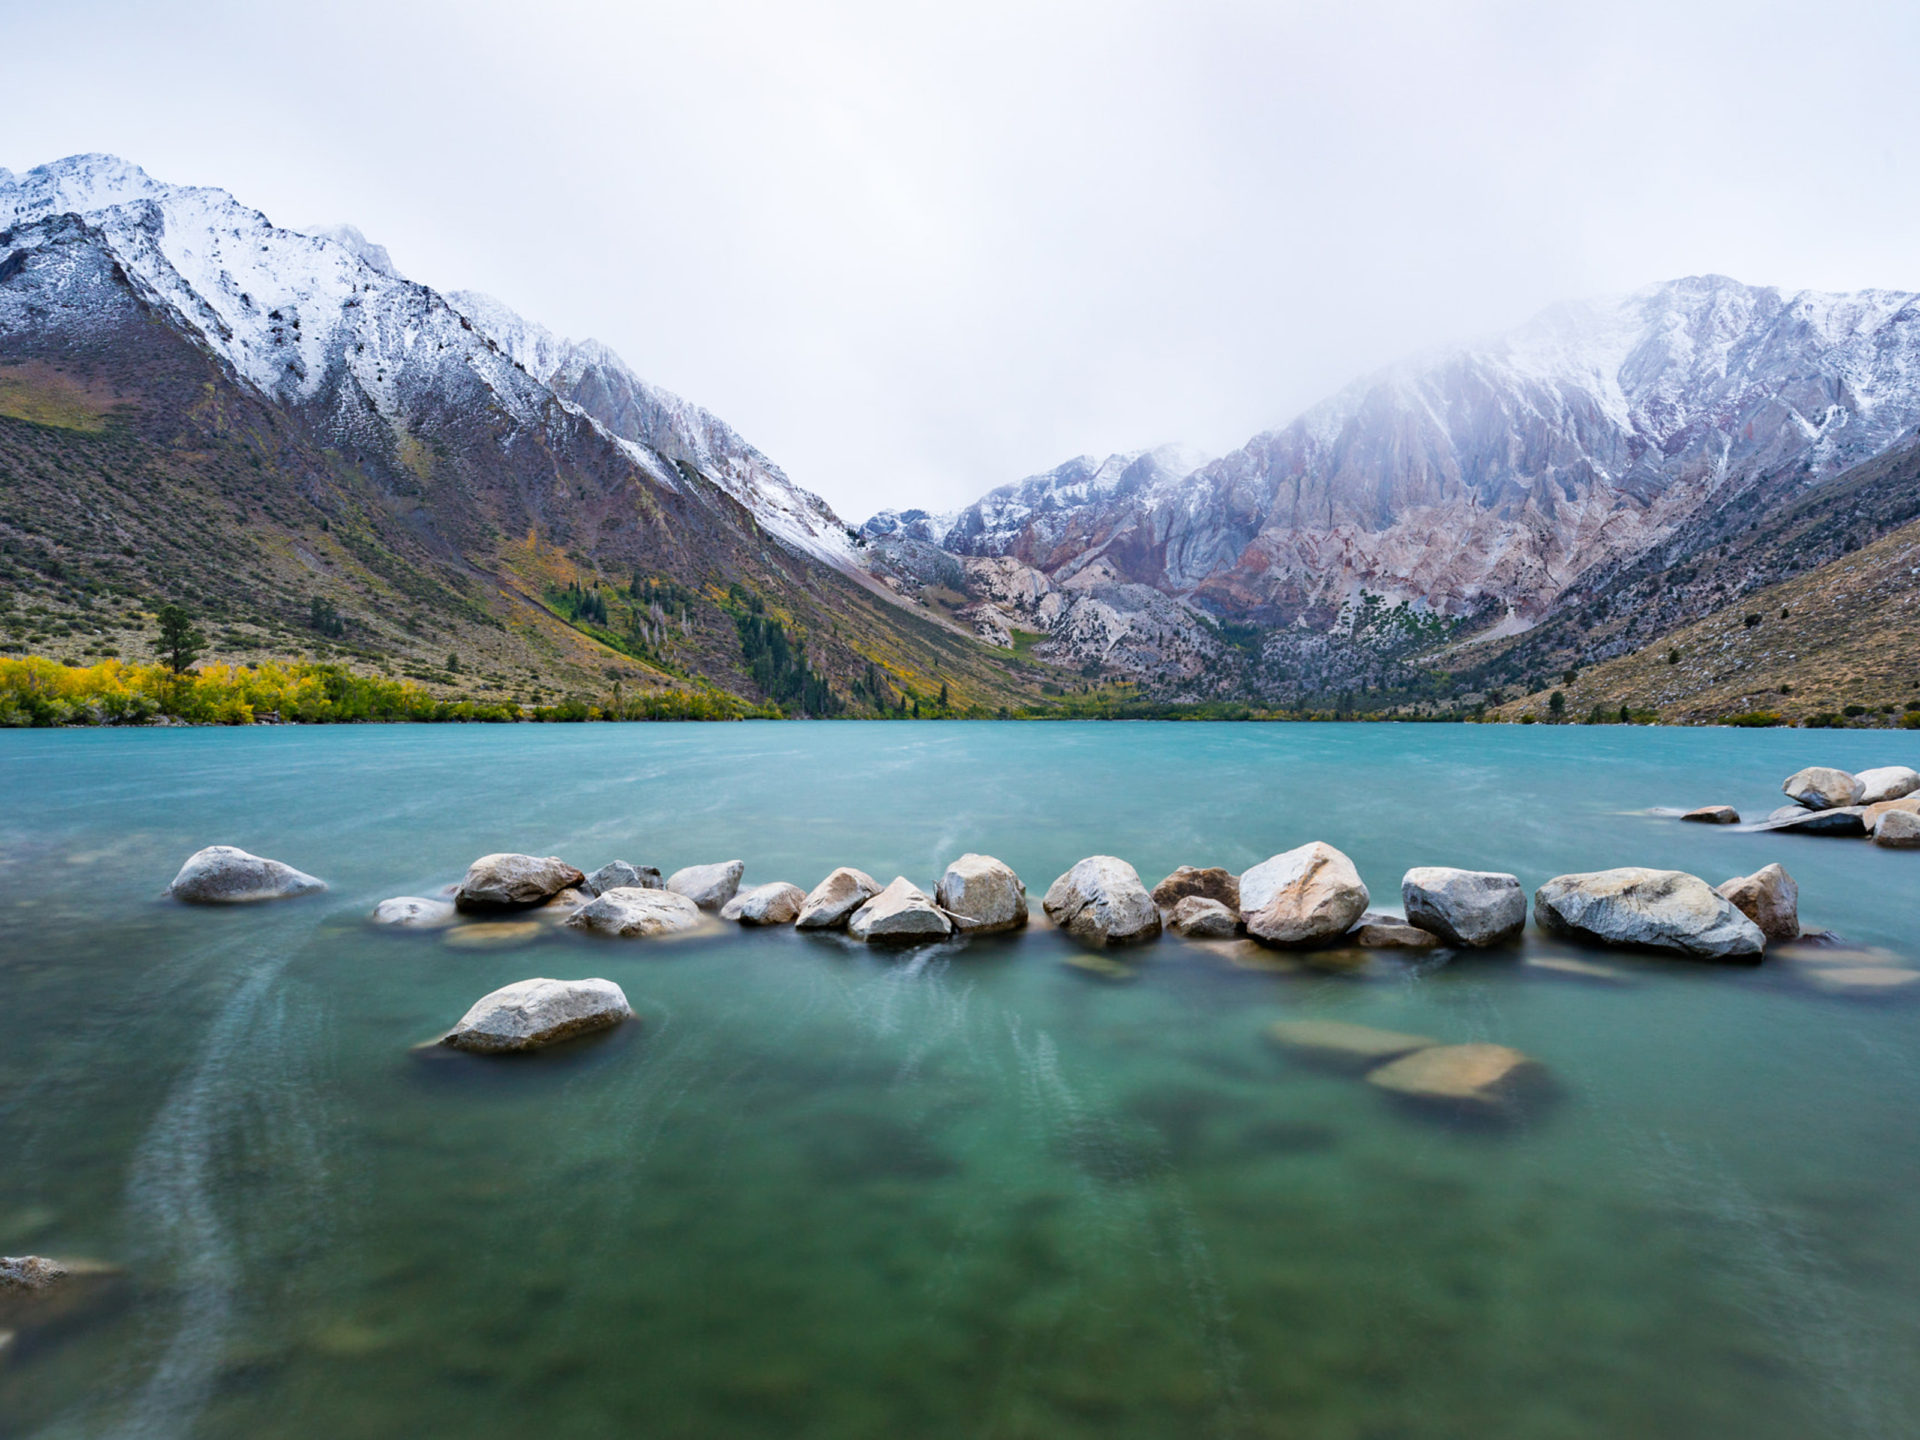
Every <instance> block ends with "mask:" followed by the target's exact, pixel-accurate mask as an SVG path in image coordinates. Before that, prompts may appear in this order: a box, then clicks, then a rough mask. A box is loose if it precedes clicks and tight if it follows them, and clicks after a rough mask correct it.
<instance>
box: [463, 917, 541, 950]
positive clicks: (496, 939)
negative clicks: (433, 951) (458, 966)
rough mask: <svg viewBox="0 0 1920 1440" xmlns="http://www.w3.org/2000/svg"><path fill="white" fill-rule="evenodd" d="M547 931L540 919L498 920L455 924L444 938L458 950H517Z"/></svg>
mask: <svg viewBox="0 0 1920 1440" xmlns="http://www.w3.org/2000/svg"><path fill="white" fill-rule="evenodd" d="M546 933H547V927H546V926H545V925H543V924H542V923H541V922H540V921H538V920H498V921H491V922H488V923H486V924H481V925H455V926H454V927H453V928H451V929H450V930H448V931H446V932H445V934H444V935H443V937H442V939H443V940H444V942H445V943H446V944H448V945H451V946H452V947H453V948H454V949H456V950H517V949H519V948H520V946H522V945H531V944H532V943H533V942H534V941H536V940H538V939H540V937H541V936H543V935H545V934H546Z"/></svg>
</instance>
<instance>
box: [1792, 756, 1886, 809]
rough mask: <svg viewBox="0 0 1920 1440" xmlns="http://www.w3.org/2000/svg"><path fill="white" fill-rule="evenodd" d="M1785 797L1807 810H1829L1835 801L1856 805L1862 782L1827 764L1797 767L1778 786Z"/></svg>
mask: <svg viewBox="0 0 1920 1440" xmlns="http://www.w3.org/2000/svg"><path fill="white" fill-rule="evenodd" d="M1780 788H1781V789H1782V790H1784V791H1786V793H1787V798H1788V799H1789V800H1792V801H1793V802H1794V803H1795V804H1798V805H1804V806H1806V807H1807V809H1809V810H1831V809H1833V808H1834V807H1835V806H1836V805H1858V804H1859V803H1860V797H1861V795H1862V793H1863V792H1864V790H1865V788H1866V787H1865V786H1863V785H1862V784H1861V783H1860V780H1859V777H1858V776H1854V775H1849V774H1848V773H1847V772H1846V771H1844V770H1835V769H1832V768H1831V767H1829V766H1826V765H1809V766H1808V767H1807V768H1806V769H1805V770H1796V771H1795V772H1794V773H1793V774H1792V775H1789V776H1788V777H1787V780H1786V783H1785V784H1783V785H1782V786H1781V787H1780Z"/></svg>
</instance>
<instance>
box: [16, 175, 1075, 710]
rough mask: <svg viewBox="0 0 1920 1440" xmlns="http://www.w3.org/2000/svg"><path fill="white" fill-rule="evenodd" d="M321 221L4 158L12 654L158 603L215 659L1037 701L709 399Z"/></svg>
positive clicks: (90, 637)
mask: <svg viewBox="0 0 1920 1440" xmlns="http://www.w3.org/2000/svg"><path fill="white" fill-rule="evenodd" d="M343 234H344V232H333V233H332V234H327V235H316V234H304V233H301V232H298V231H292V230H287V229H283V228H280V227H277V226H275V225H273V224H271V223H270V222H269V221H268V220H267V219H266V217H265V216H263V215H261V214H260V213H259V212H257V211H254V210H252V209H249V208H248V207H246V206H244V205H242V204H240V203H239V202H237V201H236V200H234V199H233V197H232V196H230V195H228V194H227V193H226V192H225V191H221V190H214V189H200V188H187V187H179V186H172V185H167V184H163V183H161V182H159V181H155V180H153V179H152V178H151V177H149V176H147V175H146V174H145V173H144V172H143V171H141V170H139V169H138V168H137V167H135V166H132V165H130V164H127V163H126V162H124V161H121V160H118V159H115V158H113V157H110V156H77V157H73V158H71V159H68V160H64V161H60V162H57V163H55V164H52V165H47V166H42V167H40V168H38V169H36V170H32V171H29V172H27V173H26V174H24V175H19V176H15V175H13V174H11V173H8V172H4V171H0V584H4V585H8V586H11V587H12V590H13V591H15V592H18V598H20V599H24V600H25V601H26V602H27V605H26V608H25V611H24V612H22V611H21V609H20V608H19V607H18V606H17V605H16V606H15V608H14V609H13V610H12V611H10V612H9V613H10V614H11V615H13V616H14V618H13V619H11V620H9V621H7V622H6V624H7V628H8V629H9V630H10V632H11V634H12V635H13V636H14V637H16V638H14V639H12V640H10V641H9V642H8V644H9V645H10V648H16V649H17V648H21V646H22V645H23V644H24V643H26V642H28V641H32V642H33V643H34V644H35V645H36V647H37V648H38V647H40V646H41V645H42V643H43V642H45V641H54V642H58V643H57V644H56V645H55V647H54V648H56V649H58V648H59V646H60V645H66V646H67V648H69V649H74V650H83V651H84V652H85V653H90V654H99V653H101V652H102V651H103V650H107V649H113V650H118V651H119V652H120V653H123V654H135V655H137V654H139V653H141V650H140V646H139V642H138V641H136V640H134V639H133V638H132V637H130V636H128V635H125V634H117V633H115V632H116V631H124V630H125V629H126V617H127V615H128V613H129V607H131V608H132V610H133V611H136V612H137V610H138V608H139V607H140V606H151V605H153V604H157V603H158V602H160V601H162V600H165V599H176V600H181V601H184V602H186V603H188V604H190V605H192V606H194V607H195V608H196V609H198V610H199V611H200V612H201V613H202V614H203V615H204V616H205V617H206V618H207V619H208V620H209V621H211V622H213V624H214V625H215V626H216V627H217V629H216V653H218V654H221V655H226V656H232V657H233V658H241V659H255V658H262V657H264V656H271V655H286V654H298V653H326V654H333V653H341V654H345V655H348V656H350V657H357V658H359V659H362V660H365V661H368V662H371V663H375V664H379V665H383V666H387V667H389V668H391V667H395V666H397V667H400V668H402V669H404V670H405V671H406V673H409V674H414V675H416V676H417V677H418V678H421V679H423V680H427V681H429V682H431V683H434V684H437V685H441V686H445V687H449V688H456V687H457V688H458V689H459V690H463V691H470V692H472V693H475V694H477V695H497V696H509V697H518V698H536V699H537V698H539V697H540V696H541V695H542V694H545V695H549V696H552V695H555V694H560V693H566V692H568V691H586V692H588V693H593V694H597V693H599V692H600V691H601V690H603V689H604V688H605V687H606V686H607V685H608V684H609V683H610V682H611V683H613V684H616V685H624V686H629V687H632V688H634V689H641V690H651V689H661V690H673V689H677V690H693V691H700V690H704V689H718V690H720V691H725V692H728V693H730V694H733V695H737V696H740V697H742V698H743V699H746V700H762V699H773V700H776V701H781V702H783V703H792V697H795V696H798V695H802V694H806V695H811V696H813V697H815V699H816V700H818V699H819V697H820V696H821V695H822V693H823V692H822V691H821V689H820V685H821V684H822V683H824V684H825V685H826V686H827V687H828V690H827V692H826V693H828V694H830V696H831V697H832V703H833V705H836V706H840V707H842V708H847V709H850V710H852V711H854V712H856V713H858V712H859V711H861V710H862V709H863V708H867V709H875V708H880V707H881V706H885V707H887V708H894V707H896V706H897V705H898V703H899V702H900V701H901V698H902V696H903V695H905V694H907V693H909V692H910V693H912V694H916V695H917V694H932V693H937V692H938V691H939V690H940V688H941V687H942V686H943V685H946V686H948V687H949V688H950V690H951V692H952V694H953V696H954V697H955V703H956V704H963V703H964V704H966V705H982V706H998V705H1001V704H1006V703H1008V702H1010V701H1019V700H1022V699H1024V698H1027V697H1029V696H1031V695H1034V694H1037V692H1038V686H1039V683H1040V676H1039V670H1040V668H1041V667H1035V666H1034V665H1032V664H1031V663H1030V662H1026V661H1024V660H1020V659H1019V658H1018V657H1009V656H1005V655H1001V654H997V653H994V652H992V651H990V650H989V649H988V648H987V647H984V646H981V645H979V644H977V643H975V642H974V641H972V640H971V639H969V638H967V637H966V636H965V635H964V633H962V632H958V631H957V630H956V629H955V628H954V627H953V626H951V625H950V624H948V623H946V622H944V621H942V620H940V619H939V618H938V617H937V616H933V615H929V614H927V613H924V612H921V613H915V612H913V611H910V610H907V609H904V608H902V606H901V605H900V604H898V603H896V602H895V600H894V599H893V598H892V597H891V595H890V592H889V593H888V595H887V597H885V598H883V596H882V595H881V594H880V593H879V592H880V591H881V590H882V589H883V588H884V587H881V586H879V585H878V584H877V582H875V581H874V580H873V579H872V577H871V576H870V575H868V574H867V573H866V571H865V570H864V568H863V567H861V566H859V565H857V564H855V563H854V562H853V560H852V558H851V557H852V551H853V546H852V542H851V539H850V538H849V537H848V536H847V534H846V531H845V528H844V527H842V526H839V524H838V522H837V519H835V517H833V515H832V512H831V511H830V510H829V509H827V507H826V506H825V505H824V503H822V502H820V501H819V500H818V499H817V498H816V497H813V496H810V495H808V494H807V493H806V492H804V491H801V490H798V489H797V488H796V487H794V486H792V485H791V483H790V482H788V481H787V480H786V477H785V476H784V475H782V474H781V473H780V472H779V470H778V468H777V467H775V466H773V465H772V464H771V462H769V461H767V460H765V458H764V457H763V456H760V455H759V453H758V452H757V451H755V450H753V449H752V447H751V446H748V445H747V444H746V443H745V442H744V441H742V440H740V438H739V437H738V436H737V435H735V434H734V432H733V431H732V430H731V429H729V428H728V427H726V426H725V425H724V424H722V423H721V422H720V421H718V420H717V419H715V418H714V417H713V416H711V415H709V414H707V412H705V411H702V410H700V409H699V408H698V407H695V406H692V405H689V404H687V403H686V402H684V401H681V400H679V399H678V398H677V397H674V396H671V395H668V394H666V393H665V392H663V391H659V390H656V389H653V388H652V387H649V386H646V385H645V384H644V383H643V382H641V381H639V380H638V379H637V378H636V377H634V376H633V375H632V374H631V372H630V371H629V370H627V368H626V367H625V366H624V365H623V364H621V363H620V362H619V360H618V357H615V356H613V355H612V354H611V352H609V351H606V350H605V349H604V347H598V346H593V345H591V344H581V345H571V344H569V343H568V342H562V341H556V340H554V339H553V338H552V337H550V336H547V337H545V339H544V341H542V339H541V334H542V333H543V332H537V330H536V327H531V326H527V325H525V323H524V322H518V321H517V320H516V319H515V318H514V317H511V316H510V314H509V313H508V312H505V311H504V310H503V309H502V308H501V307H497V306H495V307H491V309H489V310H487V313H486V314H485V315H483V317H482V320H481V322H479V323H476V321H475V319H474V318H473V317H472V315H470V314H469V313H467V310H465V309H462V308H460V307H458V306H456V305H455V304H453V303H450V302H449V300H448V299H447V298H445V297H443V296H441V295H439V294H438V293H437V292H435V291H434V290H432V289H430V288H429V287H427V286H424V285H421V284H417V283H415V282H412V281H409V280H406V279H404V278H402V277H400V276H399V275H398V274H397V273H395V272H394V269H393V266H392V264H391V261H390V260H388V259H387V258H386V257H385V254H384V251H380V250H379V249H378V247H374V246H371V245H370V243H369V242H366V241H365V239H364V237H360V236H358V232H352V233H351V234H344V238H343ZM468 309H471V310H475V311H479V310H480V309H482V307H481V305H480V304H479V303H478V302H477V301H473V300H471V299H470V300H469V303H468ZM495 322H498V327H497V328H500V329H501V330H502V331H503V333H505V335H506V339H505V340H504V341H503V340H502V339H501V338H498V337H497V336H496V335H495V334H493V333H491V331H492V328H494V327H495ZM542 344H545V345H546V346H547V348H548V350H549V351H550V352H551V358H552V359H553V362H554V363H553V364H552V365H551V366H549V365H546V364H545V363H544V362H543V360H542V356H541V354H540V353H539V351H540V346H541V345H542ZM516 351H518V353H517V354H516ZM522 357H524V359H525V360H530V361H533V362H534V366H533V368H532V369H530V368H529V366H528V365H527V364H526V363H523V358H522ZM556 387H559V388H556ZM596 411H598V412H599V413H595V412H596ZM602 415H604V417H605V418H604V419H603V418H601V417H602ZM7 598H8V599H9V600H10V601H12V600H14V599H15V596H13V595H8V596H7ZM22 613H24V614H25V615H26V617H27V618H26V619H25V620H22V619H20V618H19V617H20V616H21V614H22ZM768 627H774V628H777V629H778V630H779V632H780V636H779V638H778V639H777V640H775V639H772V638H770V635H771V631H770V630H769V628H768ZM81 641H84V642H85V643H84V644H80V643H69V642H81ZM750 652H751V653H750ZM450 656H451V657H452V658H454V659H457V660H459V661H460V668H459V670H457V671H456V670H454V669H453V668H452V667H451V666H449V665H448V664H447V663H446V662H447V660H448V658H449V657H450ZM770 657H772V658H770ZM809 676H811V677H812V678H811V679H809V678H808V677H809Z"/></svg>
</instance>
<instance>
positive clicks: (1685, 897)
mask: <svg viewBox="0 0 1920 1440" xmlns="http://www.w3.org/2000/svg"><path fill="white" fill-rule="evenodd" d="M1533 916H1534V919H1535V920H1537V921H1538V922H1539V923H1540V927H1541V928H1542V929H1544V930H1547V931H1549V932H1550V933H1552V934H1556V935H1564V936H1568V937H1571V938H1574V939H1578V940H1587V941H1592V942H1596V943H1598V944H1602V945H1622V946H1628V947H1631V948H1634V949H1640V950H1664V951H1667V952H1669V953H1671V954H1676V955H1690V956H1693V957H1695V958H1696V959H1703V960H1750V961H1753V962H1755V963H1758V961H1759V960H1760V957H1761V956H1762V955H1763V954H1764V953H1765V952H1766V948H1767V937H1766V936H1765V935H1764V934H1762V933H1761V930H1760V927H1759V926H1758V925H1755V924H1754V923H1753V921H1751V920H1749V919H1748V918H1747V917H1746V916H1745V915H1742V914H1741V913H1740V912H1739V910H1737V909H1736V908H1735V907H1734V904H1733V902H1732V901H1730V900H1728V899H1727V898H1726V897H1725V896H1723V895H1718V894H1716V893H1715V892H1714V889H1713V887H1712V886H1711V885H1709V884H1707V882H1706V881H1704V880H1702V879H1701V878H1700V877H1699V876H1697V875H1688V874H1686V873H1685V872H1684V871H1680V870H1647V869H1643V868H1641V867H1639V866H1628V867H1625V868H1623V869H1619V870H1599V871H1595V872H1593V873H1591V874H1584V875H1558V876H1555V877H1554V878H1553V879H1551V880H1549V881H1547V883H1546V884H1544V885H1542V886H1541V887H1540V888H1539V889H1538V890H1536V891H1535V892H1534V896H1533Z"/></svg>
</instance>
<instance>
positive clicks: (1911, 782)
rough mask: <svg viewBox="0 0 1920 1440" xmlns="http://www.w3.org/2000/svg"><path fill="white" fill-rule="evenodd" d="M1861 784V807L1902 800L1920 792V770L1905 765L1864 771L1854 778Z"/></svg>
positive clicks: (1886, 766) (1882, 766)
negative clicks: (1915, 792) (1917, 791)
mask: <svg viewBox="0 0 1920 1440" xmlns="http://www.w3.org/2000/svg"><path fill="white" fill-rule="evenodd" d="M1853 778H1854V779H1856V780H1858V781H1859V782H1860V799H1859V800H1858V801H1857V802H1855V803H1857V804H1860V805H1879V804H1882V803H1884V802H1885V801H1888V800H1901V799H1904V798H1905V797H1906V796H1908V795H1911V794H1913V792H1914V791H1916V790H1920V770H1911V769H1909V768H1908V767H1906V766H1905V765H1880V766H1876V767H1875V768H1874V769H1872V770H1862V771H1861V772H1860V773H1859V774H1858V775H1856V776H1854V777H1853Z"/></svg>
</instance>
